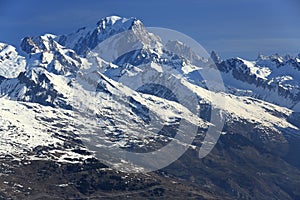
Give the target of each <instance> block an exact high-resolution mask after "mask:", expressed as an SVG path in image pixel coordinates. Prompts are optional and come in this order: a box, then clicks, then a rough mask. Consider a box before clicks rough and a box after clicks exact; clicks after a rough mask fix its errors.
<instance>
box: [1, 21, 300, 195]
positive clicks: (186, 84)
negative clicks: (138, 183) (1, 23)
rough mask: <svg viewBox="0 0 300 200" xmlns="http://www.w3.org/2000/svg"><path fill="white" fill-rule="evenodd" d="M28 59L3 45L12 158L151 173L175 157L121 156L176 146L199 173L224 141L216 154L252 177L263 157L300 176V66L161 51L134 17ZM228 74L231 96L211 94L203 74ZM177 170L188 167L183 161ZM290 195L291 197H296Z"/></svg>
mask: <svg viewBox="0 0 300 200" xmlns="http://www.w3.org/2000/svg"><path fill="white" fill-rule="evenodd" d="M120 34H121V36H123V37H120ZM124 35H125V36H126V37H125V39H124ZM111 38H113V39H111ZM21 49H22V50H23V52H24V53H25V54H26V56H25V57H22V56H19V54H18V53H17V52H16V49H15V48H14V47H12V46H10V45H7V44H3V43H1V44H0V75H1V76H0V95H1V97H0V111H1V112H0V121H1V125H0V143H1V147H0V156H1V157H3V158H6V157H10V158H12V159H15V160H24V159H25V160H31V161H33V160H51V161H54V162H58V163H83V162H85V161H86V160H88V159H95V158H97V159H99V160H100V161H101V162H104V163H105V164H107V165H109V166H114V167H116V168H117V169H122V170H124V171H130V170H136V171H143V168H144V169H146V168H147V167H149V168H150V169H152V168H155V167H156V166H157V165H160V164H161V165H163V166H164V167H166V166H167V165H168V164H170V163H165V162H164V160H168V159H165V158H164V159H162V158H160V159H157V160H155V161H153V163H147V159H146V158H145V157H143V158H141V159H140V160H134V159H133V160H132V159H128V160H126V158H127V157H126V156H125V157H122V155H117V154H115V153H111V152H113V151H114V150H115V149H123V150H125V151H128V152H137V153H145V152H146V153H147V152H152V151H154V152H155V151H157V150H158V149H161V148H163V147H164V146H166V145H168V144H170V143H171V144H172V142H174V144H176V146H177V147H178V149H183V150H184V151H186V150H187V151H188V152H189V153H188V158H190V157H191V158H194V160H195V161H194V160H193V161H191V162H193V163H194V164H195V166H200V162H201V160H200V159H199V158H198V152H199V151H200V152H207V153H209V152H210V150H212V149H213V147H214V145H215V143H217V141H218V139H219V136H220V140H219V141H218V143H217V146H216V148H214V150H213V153H212V155H213V156H217V157H218V159H220V158H221V157H222V154H223V155H224V156H227V159H229V162H230V161H233V162H241V160H247V159H249V160H251V162H250V163H247V162H246V163H244V164H245V168H247V169H249V170H252V168H251V167H252V163H254V165H255V164H257V165H258V163H259V162H261V160H260V159H258V158H256V157H255V156H253V155H254V154H263V156H265V154H267V155H268V156H269V157H270V159H274V160H276V159H277V161H276V163H277V165H276V167H277V166H284V167H285V170H294V166H296V168H297V167H298V168H299V167H300V163H299V162H298V161H297V160H296V159H295V156H294V155H295V152H298V151H299V148H298V147H297V146H299V144H298V142H299V141H300V139H299V138H300V131H299V128H300V121H299V119H298V116H299V113H297V112H295V110H292V109H293V107H294V106H295V105H296V104H297V103H298V102H299V100H300V99H299V98H300V91H299V81H300V73H299V69H300V57H299V56H297V57H296V58H292V57H289V56H285V57H282V56H279V55H273V56H259V58H258V59H257V60H256V61H247V60H244V59H241V58H232V59H227V60H222V59H221V58H220V57H219V56H218V55H217V54H216V53H215V52H213V53H212V54H211V56H210V57H208V58H204V57H202V56H200V55H198V54H197V53H195V52H193V50H192V48H190V47H189V46H188V45H186V44H184V43H183V42H181V41H174V40H170V41H167V43H163V41H162V39H161V38H160V37H159V36H158V35H155V34H153V33H151V32H149V31H148V30H147V29H146V28H145V27H144V25H143V24H142V22H141V21H140V20H138V19H136V18H129V19H127V18H121V17H118V16H111V17H106V18H103V19H101V20H100V21H99V22H98V23H97V24H96V25H95V26H94V27H93V26H90V27H84V28H81V29H79V30H78V31H76V32H74V33H70V34H65V35H61V36H56V35H51V34H46V35H43V36H35V37H25V38H24V39H23V40H22V43H21ZM214 65H216V67H215V66H214ZM219 72H220V77H221V78H222V80H223V81H224V86H225V90H224V91H222V90H221V91H220V90H217V89H216V90H214V89H212V88H210V81H212V80H207V79H205V78H206V77H207V76H201V75H200V74H205V73H209V74H216V73H219ZM213 77H214V76H213ZM223 125H224V126H223ZM210 130H212V131H213V132H210ZM193 132H195V134H194V135H193ZM235 137H236V138H239V139H237V140H238V141H237V140H235V139H234V138H235ZM297 144H298V145H297ZM240 149H243V150H244V152H246V153H245V154H243V153H242V152H240V151H239V150H240ZM190 151H191V153H190ZM231 151H236V152H237V153H236V154H237V155H238V156H237V157H239V160H236V159H237V157H234V156H232V155H233V154H230V153H228V152H231ZM118 152H119V151H118ZM183 153H184V152H183ZM154 155H155V154H154ZM195 155H197V156H195ZM205 155H206V154H205ZM209 155H211V154H209ZM127 156H128V155H127ZM176 156H177V155H173V154H171V153H170V154H169V155H168V157H169V158H170V160H174V161H175V160H177V159H178V158H179V157H180V156H181V154H179V156H178V157H176ZM231 156H232V157H231ZM240 157H241V158H240ZM160 160H162V163H160ZM198 160H199V161H198ZM221 160H222V159H221ZM148 161H149V160H148ZM181 162H182V163H181ZM213 162H216V165H217V166H219V167H220V166H222V165H223V164H224V163H223V162H221V161H215V160H214V161H213ZM145 163H146V165H145ZM175 163H176V162H175ZM239 164H240V163H238V164H237V165H239ZM209 165H210V164H208V165H207V166H205V167H204V168H203V169H207V167H208V166H209ZM262 165H263V166H264V167H262V168H261V169H258V171H260V170H261V171H262V172H261V173H269V171H268V170H267V168H265V166H267V167H269V168H272V167H275V166H272V165H271V164H270V163H265V164H262ZM179 166H180V167H184V168H185V167H186V166H187V163H185V162H184V161H180V162H179ZM192 167H193V166H192ZM298 168H297V170H299V169H298ZM169 169H170V170H168V168H166V171H169V172H170V171H171V172H172V170H171V169H172V168H169ZM199 169H200V168H199ZM272 169H273V168H272ZM276 170H277V168H276ZM188 171H189V170H188ZM196 171H197V170H196ZM271 171H272V170H271ZM186 173H187V174H189V173H190V172H186ZM191 173H192V171H191ZM249 173H250V172H249ZM255 173H256V171H255ZM297 173H299V171H297ZM196 174H197V173H194V174H189V175H190V177H189V178H191V177H192V176H197V175H196ZM198 174H199V173H198ZM252 175H253V174H252V172H251V173H250V174H249V175H246V176H247V177H248V178H249V177H251V176H252ZM178 176H179V177H181V175H178ZM182 176H183V175H182ZM280 176H284V174H283V175H282V174H281V175H280ZM181 178H183V177H181ZM184 178H186V177H184ZM208 179H209V180H206V181H207V183H206V184H208V185H207V187H213V188H215V189H216V190H218V188H219V187H221V186H220V182H218V181H216V179H215V178H211V179H210V178H208ZM249 179H251V178H249ZM233 180H234V181H237V180H235V179H234V178H233ZM251 180H252V179H251ZM259 180H260V181H261V182H260V181H259V184H260V183H267V182H268V181H269V180H270V179H266V178H262V177H260V178H259ZM234 181H233V182H234ZM252 181H254V182H255V181H256V180H252ZM209 184H211V185H210V186H209ZM235 184H236V182H234V183H232V185H230V186H226V187H227V188H225V189H224V188H223V189H222V191H223V190H224V193H226V194H227V193H228V195H232V196H231V197H237V196H238V195H245V197H246V196H247V195H249V193H248V192H249V191H244V190H242V189H240V188H239V187H238V186H237V185H238V184H237V185H235ZM259 184H257V185H259ZM292 184H294V182H292ZM295 184H296V183H295ZM212 185H214V186H212ZM292 186H293V187H294V185H292ZM292 186H291V187H292ZM254 187H256V186H254ZM272 187H273V185H272ZM274 187H275V186H274ZM233 190H236V191H238V194H237V193H234V192H232V191H233ZM290 190H291V191H290V192H289V193H288V196H285V194H284V192H283V193H282V194H281V195H282V196H281V197H291V198H292V197H293V195H296V196H297V194H295V193H294V189H290ZM228 191H230V192H228ZM280 191H281V190H280ZM282 191H284V189H282ZM262 193H263V192H262V191H260V192H258V194H259V195H260V194H262ZM259 195H258V196H259ZM270 195H271V194H270ZM270 195H269V196H268V195H267V196H268V197H270ZM289 195H290V196H289ZM287 199H288V198H287Z"/></svg>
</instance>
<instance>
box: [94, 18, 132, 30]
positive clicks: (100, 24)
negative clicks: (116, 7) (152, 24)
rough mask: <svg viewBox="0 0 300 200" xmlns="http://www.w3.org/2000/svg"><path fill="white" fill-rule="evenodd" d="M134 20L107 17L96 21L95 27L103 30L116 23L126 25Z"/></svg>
mask: <svg viewBox="0 0 300 200" xmlns="http://www.w3.org/2000/svg"><path fill="white" fill-rule="evenodd" d="M136 20H137V19H136V18H133V17H131V18H125V17H120V16H115V15H113V16H108V17H104V18H102V19H101V20H100V21H98V23H97V26H98V27H101V28H103V29H105V27H107V26H113V25H115V24H117V23H120V24H124V23H127V22H128V21H130V22H131V23H133V22H134V21H136Z"/></svg>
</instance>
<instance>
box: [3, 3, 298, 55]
mask: <svg viewBox="0 0 300 200" xmlns="http://www.w3.org/2000/svg"><path fill="white" fill-rule="evenodd" d="M0 8H1V12H0V27H1V28H0V41H1V42H6V43H10V44H13V45H18V44H19V43H20V40H21V38H22V37H25V36H28V35H30V36H34V35H41V34H44V33H53V34H63V33H69V32H73V31H75V30H77V29H78V28H80V27H82V26H86V25H93V24H96V22H97V21H99V19H100V18H102V17H105V16H108V15H120V16H124V17H131V16H134V17H137V18H139V19H141V21H142V22H143V23H144V24H145V26H151V27H164V28H170V29H174V30H177V31H180V32H182V33H184V34H186V35H188V36H190V37H192V38H193V39H195V40H196V41H198V42H199V43H200V44H201V45H203V46H204V47H205V48H206V50H207V51H211V50H216V51H217V52H218V53H219V54H220V55H221V56H222V57H223V58H224V57H236V56H240V57H244V58H248V59H254V58H256V57H257V54H258V53H263V54H271V53H276V52H278V53H281V54H286V53H289V54H292V55H296V54H298V53H300V1H298V0H181V1H178V0H151V1H150V0H149V1H143V0H126V1H125V0H97V1H96V0H90V1H88V0H85V1H79V0H73V1H67V0H65V1H62V0H52V1H40V0H27V1H21V0H20V1H9V0H0Z"/></svg>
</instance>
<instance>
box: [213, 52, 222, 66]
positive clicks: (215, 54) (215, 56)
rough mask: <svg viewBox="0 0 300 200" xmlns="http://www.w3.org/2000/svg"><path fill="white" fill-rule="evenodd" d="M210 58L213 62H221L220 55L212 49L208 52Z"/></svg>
mask: <svg viewBox="0 0 300 200" xmlns="http://www.w3.org/2000/svg"><path fill="white" fill-rule="evenodd" d="M210 58H211V59H212V61H214V63H221V61H222V60H221V58H220V56H219V55H218V54H217V52H215V51H212V52H211V53H210Z"/></svg>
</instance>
